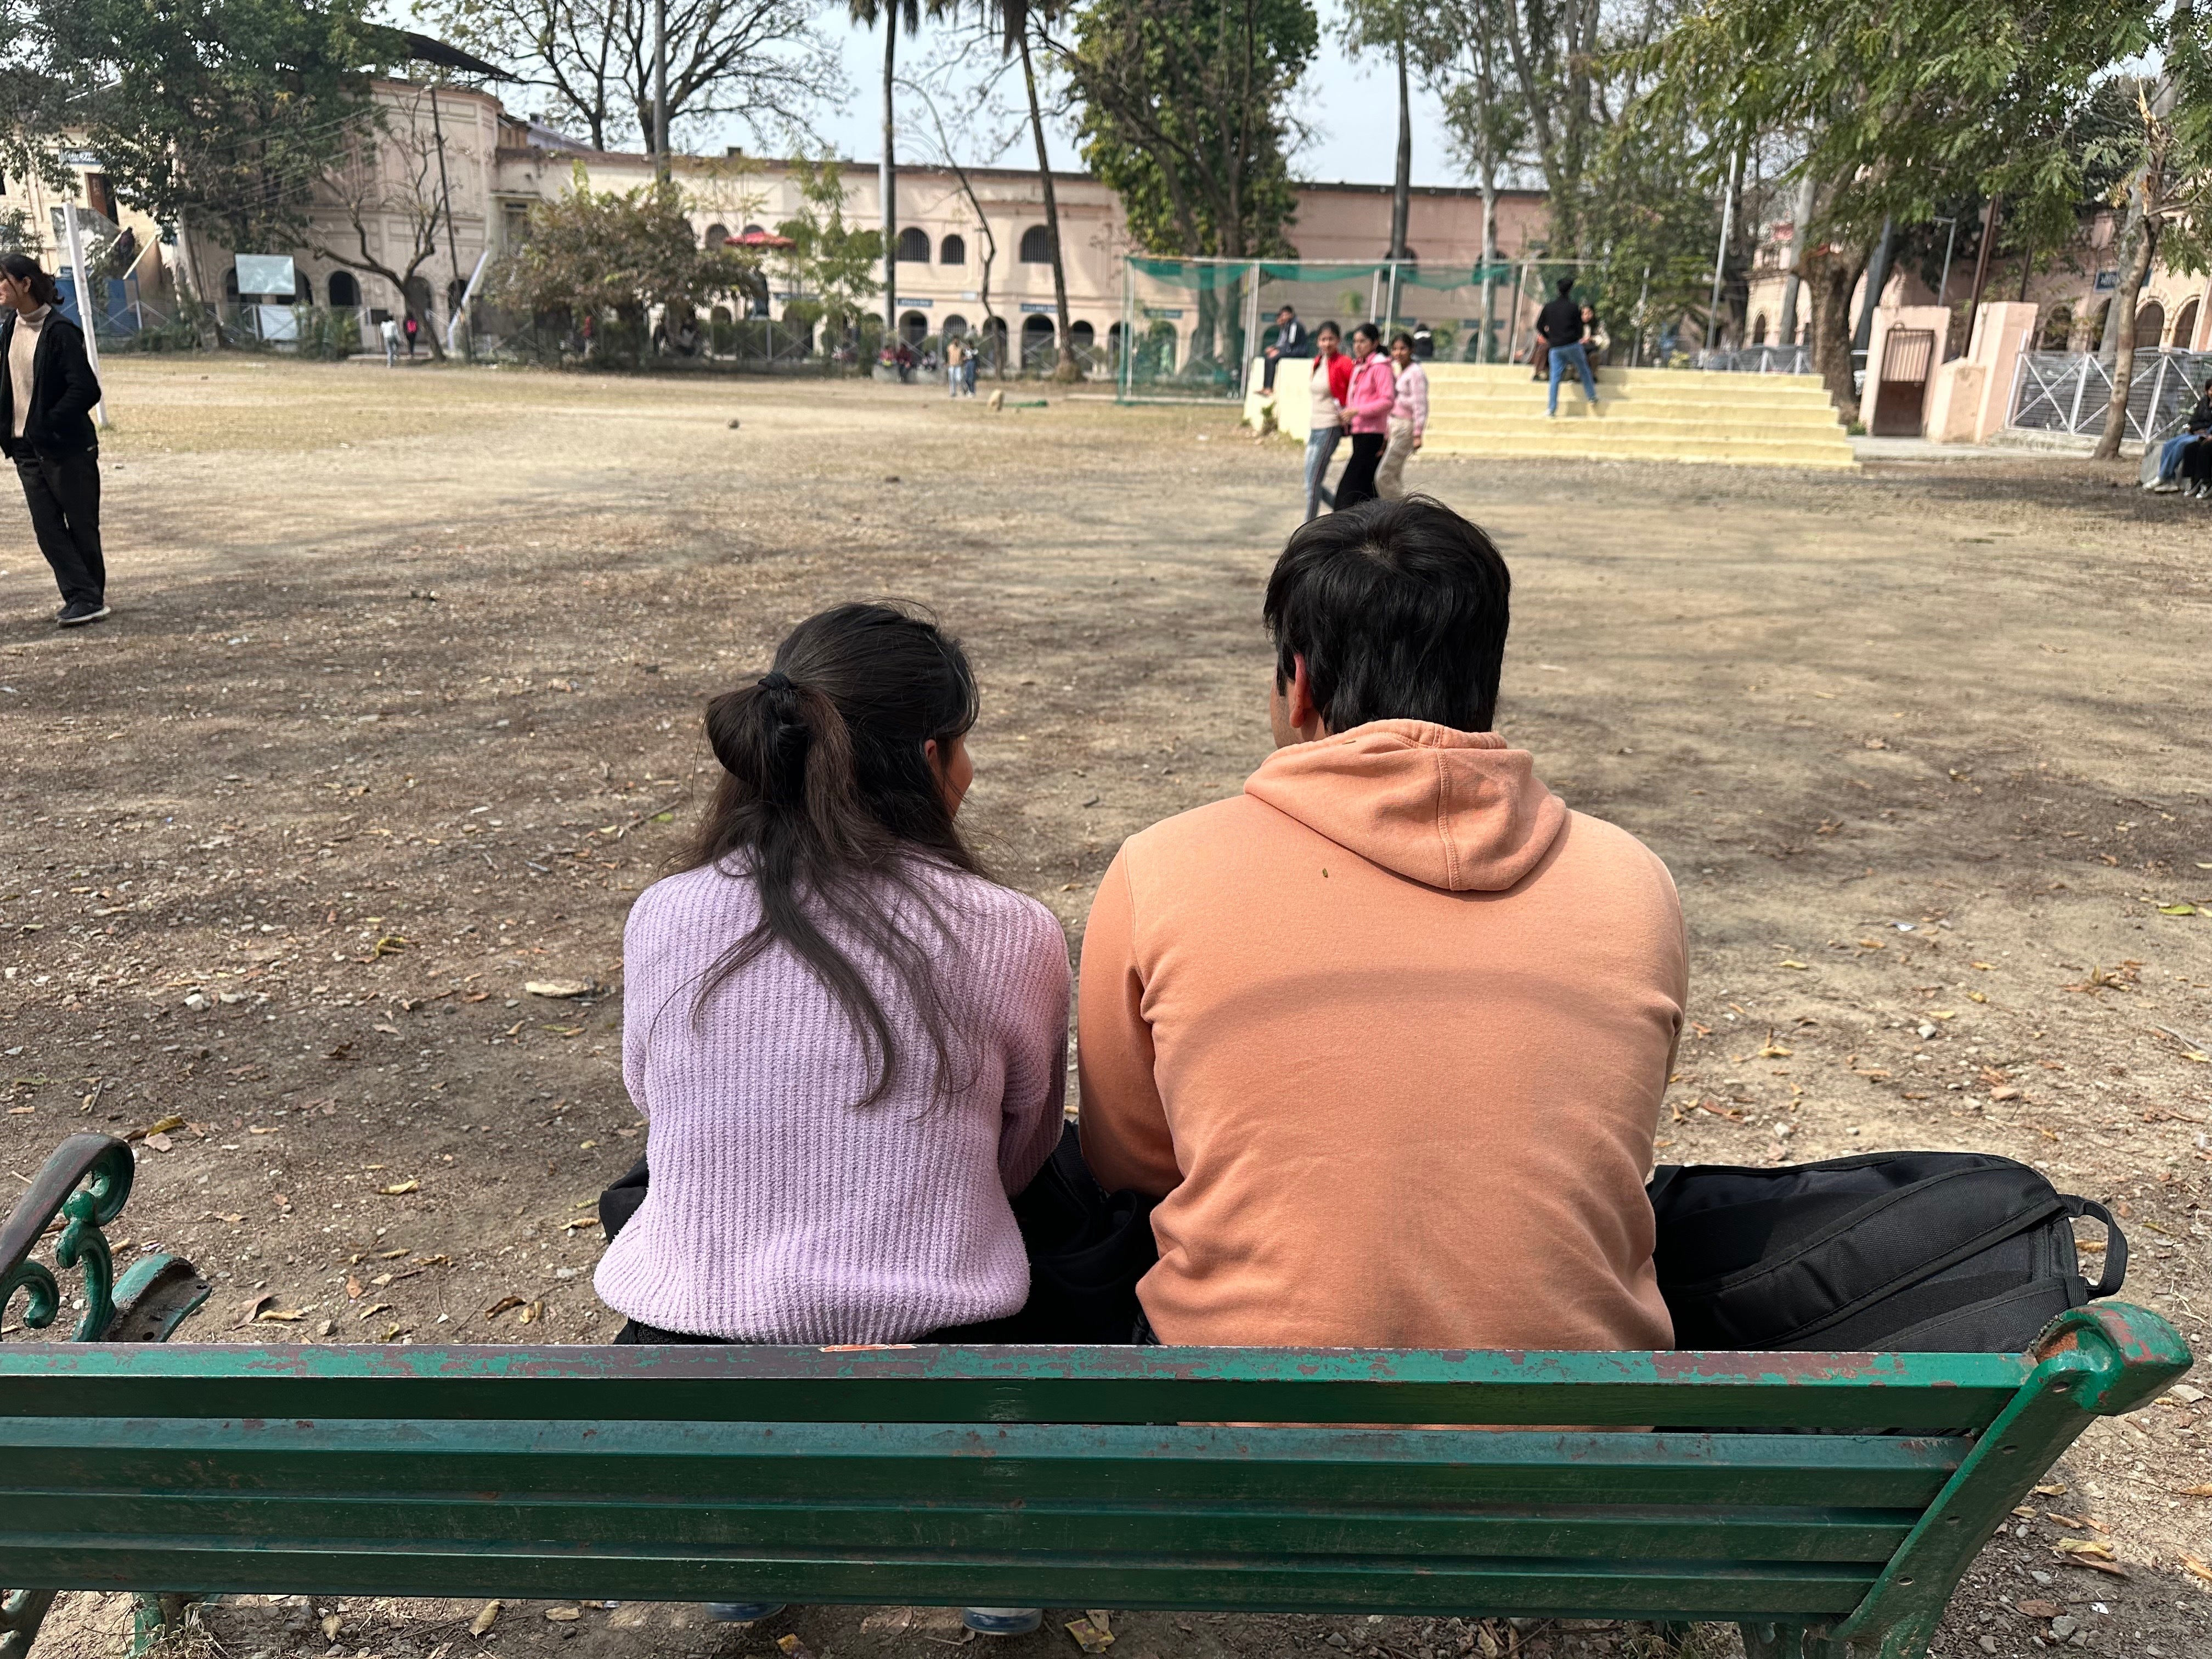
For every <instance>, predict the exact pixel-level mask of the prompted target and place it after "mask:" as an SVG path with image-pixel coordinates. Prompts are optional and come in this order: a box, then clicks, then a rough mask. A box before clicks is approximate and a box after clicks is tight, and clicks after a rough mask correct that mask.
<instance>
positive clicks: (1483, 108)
mask: <svg viewBox="0 0 2212 1659" xmlns="http://www.w3.org/2000/svg"><path fill="white" fill-rule="evenodd" d="M1504 9H1505V0H1437V3H1436V4H1434V5H1432V6H1431V7H1430V8H1428V9H1426V10H1425V12H1423V13H1422V14H1421V15H1420V16H1419V27H1418V28H1417V30H1416V32H1415V33H1414V35H1413V42H1414V50H1415V52H1416V54H1417V56H1418V58H1419V63H1420V65H1421V77H1422V79H1423V80H1424V81H1425V82H1427V84H1428V86H1429V87H1430V88H1431V90H1432V91H1434V92H1435V93H1436V94H1437V95H1438V96H1439V97H1440V98H1441V99H1442V100H1443V106H1444V131H1445V142H1446V144H1447V146H1448V148H1449V151H1450V154H1451V155H1452V157H1453V159H1454V160H1455V161H1457V162H1458V163H1459V165H1460V167H1461V170H1462V172H1464V173H1468V174H1470V175H1472V177H1473V178H1474V181H1475V185H1476V188H1477V189H1479V190H1480V191H1481V192H1482V269H1483V276H1482V312H1483V317H1484V319H1485V324H1486V326H1485V330H1484V334H1483V338H1482V340H1481V342H1480V347H1479V349H1478V350H1477V351H1476V352H1475V354H1474V355H1475V357H1476V359H1477V361H1480V362H1490V361H1492V357H1493V356H1495V355H1496V354H1497V341H1496V338H1495V330H1494V328H1492V327H1491V326H1489V324H1490V321H1491V319H1493V318H1494V317H1495V315H1496V307H1497V286H1498V283H1497V276H1496V274H1495V271H1496V267H1497V264H1498V191H1499V188H1500V187H1501V185H1502V184H1503V182H1504V179H1505V177H1506V176H1507V175H1508V174H1509V173H1513V172H1516V171H1518V170H1519V167H1520V166H1521V164H1522V161H1523V159H1524V158H1525V157H1526V155H1528V106H1527V105H1526V104H1525V103H1524V102H1523V101H1522V98H1521V94H1520V88H1519V84H1518V82H1516V81H1514V80H1512V79H1511V78H1510V64H1509V63H1508V61H1507V52H1506V46H1505V34H1504V27H1505V20H1504Z"/></svg>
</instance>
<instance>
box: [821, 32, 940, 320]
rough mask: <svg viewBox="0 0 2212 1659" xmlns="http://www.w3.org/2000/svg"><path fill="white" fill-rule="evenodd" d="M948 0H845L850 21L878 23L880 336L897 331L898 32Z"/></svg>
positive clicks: (910, 33)
mask: <svg viewBox="0 0 2212 1659" xmlns="http://www.w3.org/2000/svg"><path fill="white" fill-rule="evenodd" d="M950 7H951V0H846V9H847V10H848V12H849V13H850V14H851V15H852V19H853V21H854V22H855V23H857V24H860V25H862V26H864V27H868V28H873V27H875V26H876V25H877V24H878V22H880V23H882V24H883V26H884V153H883V159H882V160H881V161H879V162H878V191H877V193H878V195H880V196H881V197H883V202H882V204H881V205H882V208H883V222H884V228H883V231H882V242H883V262H884V280H883V287H882V291H883V296H884V338H885V339H886V340H888V339H890V337H892V336H893V335H894V334H895V333H896V331H897V329H898V163H897V161H896V149H897V147H898V108H897V104H896V94H897V89H898V36H899V27H900V26H901V25H902V24H903V25H904V26H905V27H906V32H907V33H908V34H909V35H912V34H915V33H920V32H921V20H922V17H923V16H924V15H925V14H926V15H928V16H930V17H933V18H936V17H942V16H943V15H945V12H946V11H947V10H948V9H950Z"/></svg>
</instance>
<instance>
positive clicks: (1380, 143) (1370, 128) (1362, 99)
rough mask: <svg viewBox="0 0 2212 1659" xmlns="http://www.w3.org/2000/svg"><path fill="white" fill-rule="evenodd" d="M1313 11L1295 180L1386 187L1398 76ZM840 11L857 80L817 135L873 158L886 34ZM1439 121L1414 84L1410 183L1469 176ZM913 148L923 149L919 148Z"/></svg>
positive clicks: (1070, 156) (1331, 12) (1325, 10)
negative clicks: (1441, 139) (1458, 165)
mask: <svg viewBox="0 0 2212 1659" xmlns="http://www.w3.org/2000/svg"><path fill="white" fill-rule="evenodd" d="M1316 7H1317V9H1318V10H1319V12H1320V15H1321V31H1322V39H1321V46H1320V48H1319V50H1318V51H1316V52H1315V54H1314V58H1313V63H1312V65H1311V67H1310V68H1309V70H1307V72H1306V78H1305V82H1304V84H1303V85H1301V86H1300V88H1299V89H1298V92H1297V96H1296V97H1295V99H1294V100H1292V101H1293V106H1294V107H1295V108H1296V109H1297V111H1298V112H1299V113H1300V114H1301V115H1302V116H1303V117H1304V118H1305V120H1306V121H1307V122H1308V123H1309V124H1310V125H1312V126H1314V127H1315V128H1316V134H1315V137H1314V140H1313V142H1312V143H1310V144H1309V145H1307V147H1306V148H1305V149H1304V150H1302V151H1300V152H1299V153H1298V155H1297V156H1296V157H1294V158H1293V159H1292V161H1291V171H1292V172H1293V173H1295V174H1296V175H1297V177H1299V178H1301V179H1313V180H1317V181H1327V182H1330V183H1334V182H1337V181H1339V180H1348V181H1350V182H1352V183H1354V184H1369V185H1387V184H1389V183H1390V182H1391V180H1392V179H1393V178H1395V176H1396V175H1395V169H1396V167H1397V148H1398V122H1397V95H1396V85H1395V76H1394V75H1393V73H1392V71H1391V68H1390V65H1389V64H1388V63H1387V62H1386V61H1383V60H1380V59H1378V60H1376V61H1375V62H1374V63H1373V64H1372V65H1371V66H1370V65H1368V64H1359V65H1347V64H1346V61H1345V56H1344V51H1343V48H1342V47H1340V46H1338V45H1337V43H1336V33H1335V32H1336V19H1337V17H1338V15H1340V10H1341V8H1340V5H1339V4H1338V0H1316ZM839 12H842V7H840V8H838V9H836V10H834V11H829V12H825V13H824V14H823V27H826V28H828V29H829V30H830V31H831V33H833V34H835V35H837V36H839V37H841V38H842V40H843V43H844V47H845V75H846V78H847V80H848V81H849V82H851V83H852V85H853V88H854V99H853V101H852V104H851V105H850V106H848V107H847V108H845V109H842V110H835V111H829V110H825V111H824V112H823V113H822V115H821V116H820V118H818V119H817V123H816V125H817V128H818V129H819V130H820V131H821V133H822V135H823V137H824V138H826V139H828V140H829V142H830V143H831V144H832V145H833V146H834V147H835V148H836V149H838V150H840V151H841V152H842V153H843V154H845V155H850V156H853V157H855V158H857V159H860V160H862V161H874V160H875V159H876V156H877V153H878V150H879V149H881V148H882V146H881V144H880V143H878V132H879V131H880V130H881V123H882V115H881V107H882V104H881V100H882V91H881V88H882V86H883V64H884V48H883V35H882V34H881V33H879V32H878V31H877V30H874V29H868V30H860V29H855V28H853V27H851V26H850V25H849V24H848V23H846V22H844V21H842V20H841V18H840V17H839V15H838V13H839ZM929 33H930V26H929V25H927V24H924V25H923V26H922V33H921V35H919V36H917V37H915V41H914V49H915V52H916V55H917V57H919V55H920V54H921V53H926V52H927V51H928V49H929ZM899 46H900V50H901V53H902V57H903V56H904V55H905V53H906V52H907V51H908V46H907V42H906V41H905V40H903V39H902V40H901V41H900V42H899ZM1016 84H1018V83H1017V82H1013V81H1012V80H1011V79H1010V80H1009V82H1008V85H1009V87H1010V88H1012V86H1014V85H1016ZM1378 111H1380V112H1388V113H1387V118H1378V116H1377V112H1378ZM1442 129H1443V105H1442V103H1441V102H1440V101H1439V100H1437V99H1436V98H1434V97H1432V96H1431V95H1430V94H1427V93H1425V92H1424V91H1423V90H1422V89H1421V87H1420V85H1419V82H1415V84H1414V87H1413V182H1414V183H1415V184H1417V185H1456V184H1463V183H1465V182H1466V180H1465V179H1462V177H1461V176H1460V174H1459V173H1458V172H1457V170H1456V169H1455V168H1454V167H1453V166H1452V165H1451V161H1450V158H1449V156H1447V155H1445V154H1444V151H1443V147H1442V146H1441V145H1440V144H1437V143H1425V142H1424V139H1425V137H1426V136H1427V135H1429V134H1431V133H1435V132H1438V131H1441V130H1442ZM1048 137H1049V139H1050V141H1051V148H1052V159H1053V165H1054V166H1055V167H1069V168H1073V167H1079V166H1080V165H1081V161H1080V160H1079V157H1078V156H1077V155H1076V152H1075V143H1074V139H1073V134H1072V133H1070V132H1067V131H1060V132H1056V133H1051V134H1048ZM912 153H914V154H917V155H918V154H920V153H921V147H919V146H917V147H916V148H915V150H914V151H913V152H912ZM1029 155H1030V152H1029V150H1028V149H1027V148H1026V147H1024V149H1022V150H1021V151H1020V152H1019V154H1018V155H1016V156H1014V157H1012V158H1011V164H1012V165H1014V166H1017V167H1018V166H1021V165H1023V164H1024V162H1026V161H1028V159H1029ZM973 159H976V158H973V157H963V160H973Z"/></svg>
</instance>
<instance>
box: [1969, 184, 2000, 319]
mask: <svg viewBox="0 0 2212 1659" xmlns="http://www.w3.org/2000/svg"><path fill="white" fill-rule="evenodd" d="M2003 202H2004V197H2002V196H1992V197H1990V199H1989V200H1988V201H1987V202H1986V203H1984V204H1983V207H1982V246H1981V251H1980V252H1978V253H1977V254H1975V256H1974V293H1973V297H1972V298H1971V299H1970V300H1968V301H1966V327H1967V329H1968V330H1969V331H1972V328H1973V326H1974V313H1977V312H1978V311H1979V310H1980V309H1981V308H1982V290H1983V289H1985V288H1987V287H1988V286H1989V282H1990V254H1991V253H1992V252H1995V251H1996V245H1997V214H1998V211H1999V209H2000V208H2001V206H2002V204H2003Z"/></svg>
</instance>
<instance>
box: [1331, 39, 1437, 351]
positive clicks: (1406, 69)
mask: <svg viewBox="0 0 2212 1659" xmlns="http://www.w3.org/2000/svg"><path fill="white" fill-rule="evenodd" d="M1416 10H1417V9H1416V7H1415V6H1414V5H1413V0H1347V3H1346V6H1345V8H1344V11H1343V14H1342V15H1341V16H1340V18H1339V19H1338V35H1339V38H1340V40H1342V41H1343V43H1344V49H1345V50H1346V52H1383V53H1386V54H1388V56H1389V59H1390V63H1391V66H1392V68H1393V69H1394V70H1395V72H1396V75H1397V81H1398V152H1397V157H1396V166H1395V172H1394V173H1393V174H1392V179H1391V189H1390V246H1389V253H1388V255H1387V257H1388V258H1390V259H1391V260H1392V261H1394V262H1395V261H1397V260H1401V259H1403V258H1406V257H1407V255H1406V237H1407V220H1408V219H1410V218H1411V217H1412V215H1413V79H1412V64H1411V51H1410V47H1409V37H1411V36H1412V35H1413V33H1415V32H1416V31H1417V30H1418V29H1419V27H1420V22H1419V19H1417V17H1416V16H1415V15H1414V14H1415V12H1416ZM1423 10H1425V9H1423ZM1389 313H1390V314H1391V315H1392V316H1393V317H1395V316H1396V315H1397V313H1398V273H1397V272H1396V270H1393V271H1392V272H1391V276H1390V302H1389Z"/></svg>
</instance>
